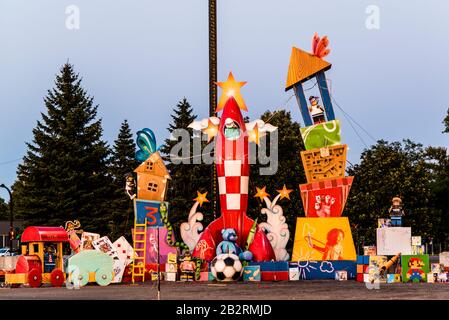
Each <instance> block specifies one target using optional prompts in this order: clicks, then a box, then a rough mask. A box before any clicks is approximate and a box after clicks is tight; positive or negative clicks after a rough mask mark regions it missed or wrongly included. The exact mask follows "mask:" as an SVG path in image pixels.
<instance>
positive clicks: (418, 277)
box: [407, 258, 425, 282]
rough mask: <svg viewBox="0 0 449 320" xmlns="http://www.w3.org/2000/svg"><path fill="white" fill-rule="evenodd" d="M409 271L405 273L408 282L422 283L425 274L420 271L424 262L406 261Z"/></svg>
mask: <svg viewBox="0 0 449 320" xmlns="http://www.w3.org/2000/svg"><path fill="white" fill-rule="evenodd" d="M408 266H409V268H410V269H409V270H408V271H407V279H408V281H413V282H423V281H424V276H425V273H424V271H423V270H422V268H423V267H424V261H422V259H420V258H410V260H409V261H408Z"/></svg>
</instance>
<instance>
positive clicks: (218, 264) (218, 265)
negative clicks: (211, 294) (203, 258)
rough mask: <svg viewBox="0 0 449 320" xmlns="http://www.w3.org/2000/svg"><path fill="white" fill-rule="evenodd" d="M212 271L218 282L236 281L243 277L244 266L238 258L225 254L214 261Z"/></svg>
mask: <svg viewBox="0 0 449 320" xmlns="http://www.w3.org/2000/svg"><path fill="white" fill-rule="evenodd" d="M211 270H212V274H213V275H214V277H215V279H217V280H218V281H236V280H238V279H239V278H240V277H241V276H242V271H243V266H242V263H241V262H240V260H239V257H238V256H236V255H235V254H232V253H224V254H220V255H218V256H216V257H215V258H214V260H212V263H211Z"/></svg>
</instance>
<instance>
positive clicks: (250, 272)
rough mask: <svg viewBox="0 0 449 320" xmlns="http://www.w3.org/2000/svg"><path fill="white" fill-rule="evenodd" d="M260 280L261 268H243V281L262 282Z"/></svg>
mask: <svg viewBox="0 0 449 320" xmlns="http://www.w3.org/2000/svg"><path fill="white" fill-rule="evenodd" d="M260 279H261V271H260V266H244V267H243V281H260Z"/></svg>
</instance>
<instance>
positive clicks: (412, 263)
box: [401, 254, 430, 282]
mask: <svg viewBox="0 0 449 320" xmlns="http://www.w3.org/2000/svg"><path fill="white" fill-rule="evenodd" d="M401 265H402V282H427V274H428V273H429V272H430V264H429V255H428V254H419V255H406V256H401Z"/></svg>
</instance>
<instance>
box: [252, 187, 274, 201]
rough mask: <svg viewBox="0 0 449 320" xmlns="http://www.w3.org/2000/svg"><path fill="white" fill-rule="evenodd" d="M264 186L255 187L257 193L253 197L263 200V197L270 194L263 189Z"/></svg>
mask: <svg viewBox="0 0 449 320" xmlns="http://www.w3.org/2000/svg"><path fill="white" fill-rule="evenodd" d="M265 188H266V187H263V188H258V187H256V190H257V193H256V194H255V195H254V198H259V199H260V201H263V198H265V197H269V196H270V195H269V194H268V193H267V192H266V191H265Z"/></svg>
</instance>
